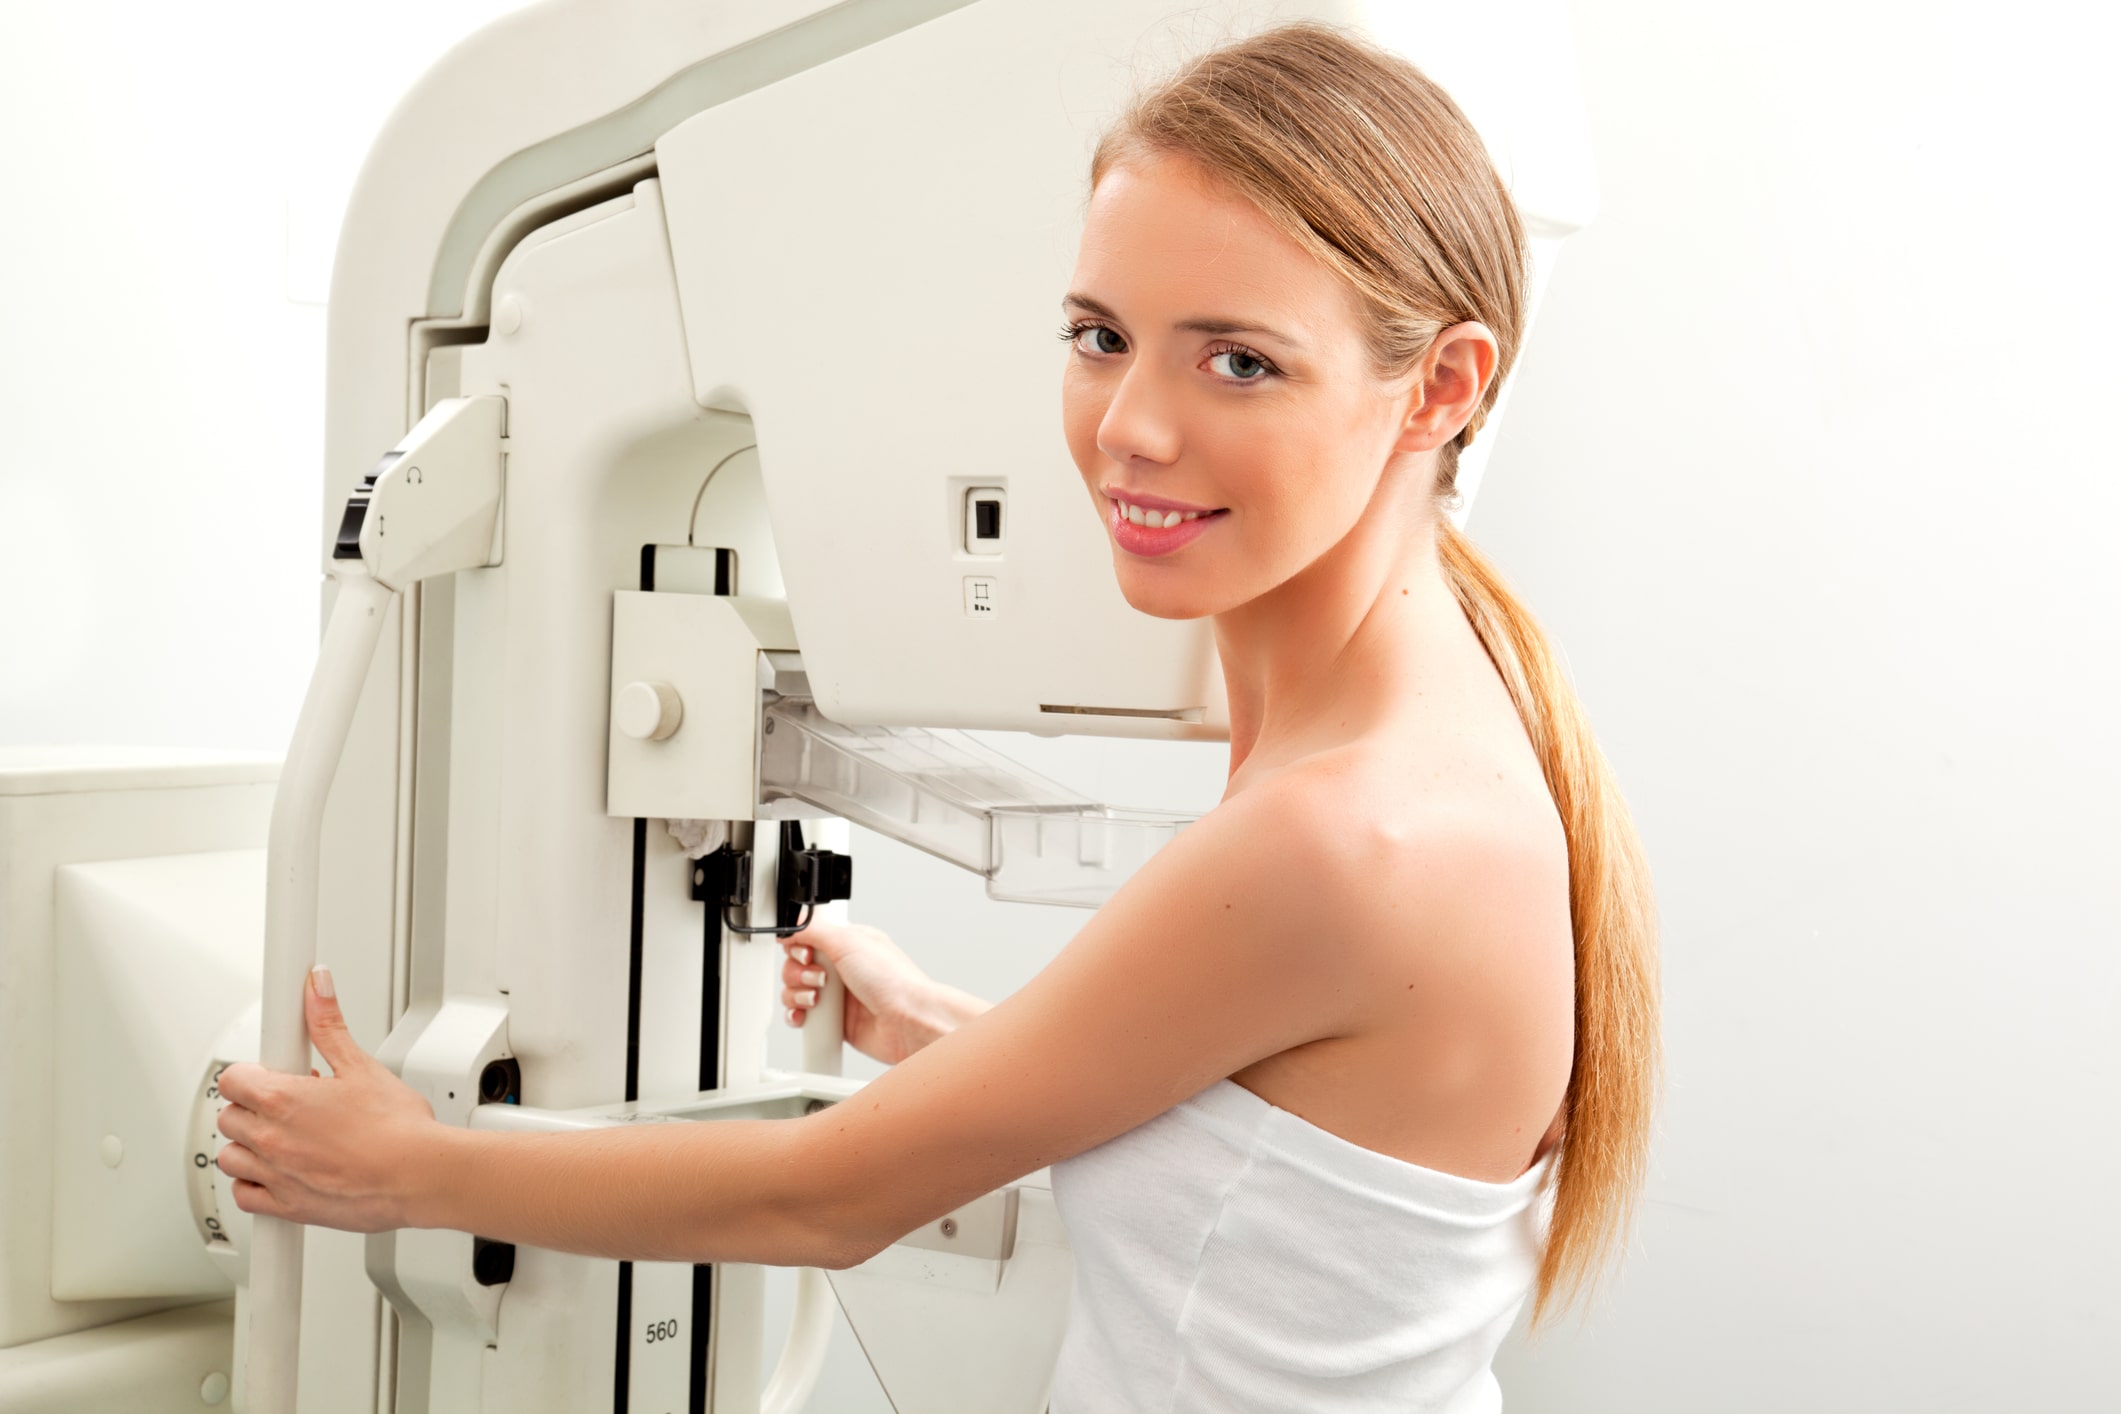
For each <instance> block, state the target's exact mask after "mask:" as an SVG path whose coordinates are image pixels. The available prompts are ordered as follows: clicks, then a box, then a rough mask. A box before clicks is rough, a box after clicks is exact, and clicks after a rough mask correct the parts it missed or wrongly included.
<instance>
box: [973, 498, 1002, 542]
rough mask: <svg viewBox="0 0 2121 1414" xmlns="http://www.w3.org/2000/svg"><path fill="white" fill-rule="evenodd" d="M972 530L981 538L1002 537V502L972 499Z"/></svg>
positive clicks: (992, 538)
mask: <svg viewBox="0 0 2121 1414" xmlns="http://www.w3.org/2000/svg"><path fill="white" fill-rule="evenodd" d="M972 531H973V534H975V535H977V536H978V537H979V538H980V539H982V540H999V539H1001V538H1002V503H1001V502H1000V501H974V502H973V503H972Z"/></svg>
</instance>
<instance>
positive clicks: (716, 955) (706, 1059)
mask: <svg viewBox="0 0 2121 1414" xmlns="http://www.w3.org/2000/svg"><path fill="white" fill-rule="evenodd" d="M735 569H736V556H735V555H734V554H733V553H732V552H730V551H728V550H716V551H715V552H714V592H715V593H717V594H727V593H729V592H730V591H731V590H732V589H734V588H735V587H736V586H735V584H734V580H735V578H736V576H735V573H734V571H735ZM700 914H701V919H700V1070H699V1077H700V1088H701V1089H702V1090H719V1089H721V1088H722V910H721V908H720V907H719V906H718V905H717V904H715V903H714V902H713V901H711V900H710V901H708V902H706V903H703V904H701V905H700ZM747 921H748V920H747ZM713 1328H714V1268H713V1267H712V1266H711V1265H709V1264H708V1263H705V1262H699V1263H695V1264H694V1266H693V1268H692V1364H691V1369H692V1381H691V1384H690V1386H689V1389H688V1396H687V1398H686V1401H685V1408H686V1410H687V1411H688V1414H707V1337H708V1334H709V1333H710V1332H711V1331H712V1330H713Z"/></svg>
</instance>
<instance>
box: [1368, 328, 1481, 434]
mask: <svg viewBox="0 0 2121 1414" xmlns="http://www.w3.org/2000/svg"><path fill="white" fill-rule="evenodd" d="M1500 361H1501V349H1500V348H1499V347H1498V346H1497V344H1496V342H1495V336H1494V335H1493V334H1492V333H1490V332H1488V326H1487V325H1485V324H1482V323H1480V322H1478V321H1477V320H1471V319H1469V320H1466V321H1465V322H1464V323H1462V324H1453V325H1452V326H1451V327H1450V328H1448V329H1445V330H1443V331H1441V332H1440V333H1438V334H1437V336H1436V337H1435V338H1434V339H1432V340H1430V342H1429V347H1428V351H1427V352H1426V353H1424V354H1422V356H1421V362H1420V363H1419V364H1418V365H1417V366H1416V368H1415V370H1414V386H1413V388H1412V389H1411V390H1410V391H1409V392H1408V394H1407V403H1406V416H1405V419H1404V421H1402V422H1401V424H1400V433H1399V440H1398V442H1396V443H1395V444H1394V445H1393V450H1394V451H1398V452H1426V451H1430V450H1433V449H1434V448H1437V447H1441V446H1442V445H1443V444H1444V443H1446V442H1448V441H1450V440H1451V439H1452V438H1453V437H1456V436H1457V435H1458V434H1459V433H1460V432H1461V431H1463V430H1464V429H1465V425H1466V424H1467V423H1468V422H1471V421H1472V420H1473V413H1474V411H1475V410H1476V409H1478V408H1479V406H1480V400H1481V399H1482V398H1483V397H1485V396H1486V395H1487V391H1488V385H1489V384H1490V383H1492V382H1494V381H1495V366H1496V364H1497V363H1499V362H1500Z"/></svg>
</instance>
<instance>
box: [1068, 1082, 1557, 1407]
mask: <svg viewBox="0 0 2121 1414" xmlns="http://www.w3.org/2000/svg"><path fill="white" fill-rule="evenodd" d="M1555 1152H1556V1151H1552V1150H1550V1151H1549V1152H1548V1153H1546V1154H1544V1155H1542V1156H1541V1157H1540V1160H1539V1162H1538V1163H1536V1164H1534V1165H1533V1166H1532V1167H1531V1168H1530V1169H1528V1170H1526V1171H1525V1173H1523V1174H1522V1175H1521V1176H1519V1177H1518V1178H1516V1179H1514V1180H1512V1181H1511V1182H1509V1183H1485V1182H1481V1181H1479V1180H1477V1179H1470V1178H1461V1177H1459V1176H1458V1175H1456V1174H1448V1173H1441V1172H1438V1171H1437V1170H1435V1169H1427V1168H1422V1167H1421V1166H1419V1165H1418V1164H1410V1163H1405V1162H1403V1161H1401V1160H1399V1159H1395V1158H1392V1157H1391V1156H1389V1155H1386V1154H1380V1153H1377V1152H1376V1151H1375V1150H1372V1149H1365V1148H1363V1147H1362V1146H1361V1145H1359V1144H1356V1143H1353V1142H1351V1141H1349V1140H1346V1139H1343V1138H1341V1137H1340V1136H1339V1135H1337V1134H1333V1133H1330V1132H1329V1131H1327V1130H1323V1129H1320V1128H1319V1127H1318V1126H1316V1125H1314V1124H1312V1123H1311V1122H1310V1121H1308V1120H1305V1119H1302V1118H1300V1117H1298V1116H1296V1115H1293V1114H1291V1113H1289V1112H1288V1111H1287V1110H1284V1109H1280V1108H1278V1107H1276V1106H1275V1105H1272V1104H1270V1103H1268V1102H1267V1101H1266V1100H1263V1099H1261V1098H1260V1097H1259V1096H1257V1095H1255V1094H1253V1093H1252V1092H1251V1091H1250V1090H1247V1089H1245V1088H1244V1087H1243V1086H1241V1085H1239V1084H1237V1083H1236V1082H1235V1081H1232V1080H1227V1079H1225V1080H1218V1081H1216V1082H1215V1083H1214V1084H1213V1085H1211V1086H1209V1087H1208V1088H1207V1089H1205V1090H1203V1091H1201V1092H1200V1093H1199V1094H1198V1095H1195V1096H1193V1097H1192V1098H1191V1099H1189V1100H1184V1101H1182V1102H1180V1103H1179V1104H1178V1105H1176V1106H1175V1107H1173V1108H1172V1109H1170V1110H1167V1111H1165V1112H1164V1113H1163V1114H1160V1115H1158V1116H1156V1117H1155V1118H1154V1119H1151V1120H1149V1121H1148V1122H1146V1123H1144V1124H1141V1125H1138V1126H1137V1127H1135V1128H1134V1129H1131V1130H1129V1131H1127V1132H1126V1133H1125V1134H1121V1135H1119V1136H1117V1137H1115V1138H1113V1139H1110V1140H1108V1141H1106V1142H1105V1143H1103V1144H1100V1145H1098V1146H1097V1147H1096V1148H1094V1149H1089V1150H1086V1151H1084V1152H1083V1153H1081V1154H1078V1155H1076V1156H1075V1157H1074V1158H1071V1159H1065V1160H1063V1161H1061V1162H1060V1163H1057V1164H1055V1165H1053V1169H1052V1179H1053V1198H1054V1203H1055V1205H1056V1206H1057V1207H1058V1208H1059V1210H1060V1215H1061V1219H1062V1221H1063V1222H1064V1223H1065V1224H1066V1225H1067V1229H1068V1242H1069V1245H1070V1247H1071V1248H1072V1249H1073V1250H1074V1254H1075V1287H1074V1306H1073V1310H1072V1312H1071V1314H1070V1316H1069V1321H1068V1330H1067V1334H1066V1336H1065V1337H1064V1338H1063V1340H1062V1343H1061V1352H1060V1359H1059V1363H1058V1365H1057V1367H1056V1368H1055V1370H1054V1376H1053V1394H1052V1404H1051V1410H1052V1414H1244V1411H1252V1410H1257V1411H1260V1414H1295V1411H1303V1414H1338V1411H1356V1410H1362V1411H1370V1410H1379V1411H1382V1410H1390V1411H1393V1414H1414V1411H1421V1414H1494V1411H1496V1410H1499V1409H1501V1408H1502V1392H1501V1389H1500V1388H1499V1387H1498V1386H1497V1384H1496V1382H1495V1375H1494V1372H1493V1371H1492V1369H1491V1368H1490V1364H1491V1362H1492V1361H1493V1359H1494V1356H1495V1349H1496V1347H1497V1346H1498V1345H1500V1344H1501V1343H1502V1338H1503V1335H1504V1334H1505V1333H1506V1332H1507V1331H1508V1330H1509V1328H1510V1323H1511V1322H1512V1321H1514V1320H1515V1319H1516V1317H1517V1311H1518V1308H1519V1307H1520V1306H1522V1305H1523V1304H1524V1299H1525V1296H1526V1295H1527V1293H1528V1292H1529V1291H1530V1289H1531V1285H1532V1281H1533V1278H1534V1276H1535V1274H1536V1273H1537V1270H1538V1265H1539V1252H1540V1245H1541V1243H1542V1241H1543V1240H1544V1238H1545V1233H1546V1222H1547V1218H1548V1212H1549V1210H1550V1207H1551V1203H1550V1201H1549V1200H1548V1197H1547V1195H1546V1194H1545V1193H1544V1192H1543V1191H1542V1186H1541V1185H1542V1181H1543V1180H1544V1179H1545V1177H1546V1174H1547V1170H1548V1169H1549V1168H1550V1167H1551V1166H1552V1163H1553V1161H1554V1154H1555Z"/></svg>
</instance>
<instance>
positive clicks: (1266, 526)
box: [1061, 157, 1414, 618]
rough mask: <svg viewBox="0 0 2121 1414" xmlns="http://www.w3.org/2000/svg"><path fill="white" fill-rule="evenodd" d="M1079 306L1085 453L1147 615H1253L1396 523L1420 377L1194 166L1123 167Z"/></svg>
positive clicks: (1083, 265)
mask: <svg viewBox="0 0 2121 1414" xmlns="http://www.w3.org/2000/svg"><path fill="white" fill-rule="evenodd" d="M1063 308H1064V312H1065V313H1066V315H1067V318H1068V321H1069V328H1070V329H1071V330H1072V331H1073V333H1072V340H1073V342H1072V347H1071V348H1070V351H1069V354H1068V365H1067V371H1066V373H1065V374H1064V376H1063V378H1062V382H1061V408H1062V418H1063V421H1064V423H1065V425H1066V429H1067V436H1068V450H1069V452H1070V453H1071V454H1072V455H1073V456H1074V458H1075V465H1076V466H1077V468H1078V469H1080V470H1081V472H1082V476H1083V483H1084V485H1085V486H1086V487H1087V488H1088V489H1089V492H1090V496H1091V500H1092V501H1093V503H1094V504H1095V506H1096V508H1097V512H1098V514H1099V515H1100V516H1101V517H1102V518H1103V520H1104V522H1105V529H1106V533H1107V535H1108V536H1109V537H1110V538H1111V540H1112V559H1113V565H1114V568H1115V570H1116V572H1117V574H1118V576H1119V585H1120V590H1121V592H1122V593H1124V594H1125V595H1126V596H1127V602H1129V603H1130V604H1132V605H1133V606H1134V607H1135V608H1137V609H1140V610H1142V611H1143V612H1145V613H1149V614H1154V615H1156V616H1158V617H1159V618H1195V617H1199V616H1201V615H1204V614H1216V613H1221V612H1223V611H1225V610H1228V609H1233V608H1236V607H1237V606H1239V605H1242V604H1245V603H1248V602H1250V601H1251V600H1253V599H1255V598H1257V597H1259V596H1260V595H1261V594H1264V593H1266V592H1267V591H1268V590H1271V589H1273V588H1275V587H1276V586H1277V585H1280V584H1282V583H1284V582H1286V581H1287V580H1289V579H1290V578H1292V577H1293V576H1295V575H1297V574H1299V573H1300V572H1301V571H1303V570H1304V569H1305V568H1306V567H1308V566H1309V565H1311V564H1313V563H1314V562H1316V561H1317V560H1318V559H1319V558H1320V557H1321V556H1324V555H1325V554H1327V553H1328V552H1329V551H1330V550H1332V548H1333V547H1334V546H1336V545H1338V544H1340V543H1341V542H1342V541H1343V540H1344V539H1346V538H1347V537H1348V535H1349V533H1350V532H1351V531H1352V530H1354V529H1355V528H1356V526H1357V525H1358V523H1359V522H1361V521H1362V519H1363V517H1364V516H1365V514H1366V512H1370V511H1372V510H1373V502H1376V503H1380V504H1378V505H1377V506H1376V507H1375V509H1376V511H1377V513H1378V514H1387V513H1396V512H1393V511H1391V510H1390V509H1389V508H1387V507H1385V506H1383V505H1382V504H1381V503H1382V502H1384V501H1388V500H1390V499H1391V498H1380V497H1378V496H1377V495H1376V493H1377V490H1378V486H1379V481H1380V478H1381V476H1382V475H1383V473H1384V471H1385V467H1386V464H1387V463H1388V462H1389V461H1391V460H1392V458H1393V456H1394V454H1395V448H1396V446H1397V444H1399V443H1400V442H1401V441H1402V433H1403V431H1404V424H1405V420H1406V415H1407V408H1408V403H1407V394H1408V392H1409V390H1410V389H1411V387H1412V385H1413V382H1414V378H1413V376H1412V375H1410V376H1409V378H1408V379H1407V380H1405V381H1403V382H1400V383H1397V384H1391V385H1388V384H1386V383H1384V382H1383V381H1381V380H1379V379H1378V378H1377V377H1376V375H1375V374H1374V373H1373V372H1372V370H1371V368H1370V363H1369V358H1368V354H1367V351H1366V349H1365V347H1364V343H1363V337H1362V330H1361V327H1360V324H1359V323H1358V314H1357V306H1356V299H1355V296H1354V294H1353V292H1352V291H1350V290H1349V289H1348V288H1347V286H1346V285H1345V284H1343V283H1342V282H1341V281H1340V280H1339V279H1337V278H1335V277H1334V276H1333V275H1332V274H1330V273H1329V272H1328V271H1327V270H1326V269H1325V267H1324V266H1322V265H1320V264H1319V263H1318V262H1317V261H1316V260H1314V259H1313V258H1312V257H1311V256H1310V255H1309V254H1308V253H1306V252H1305V251H1304V250H1303V249H1302V248H1301V247H1300V246H1298V245H1297V244H1296V243H1295V242H1293V241H1291V240H1290V239H1289V238H1288V237H1287V236H1285V235H1283V234H1282V233H1281V232H1280V231H1278V230H1276V229H1275V228H1274V227H1273V226H1272V225H1271V224H1269V222H1268V221H1267V218H1266V217H1265V216H1263V215H1262V214H1261V213H1260V212H1259V210H1258V208H1256V207H1254V206H1253V205H1252V204H1251V203H1250V202H1248V201H1246V200H1244V199H1243V198H1241V197H1238V196H1235V195H1231V194H1229V193H1226V192H1224V191H1221V190H1219V189H1217V188H1216V187H1215V186H1214V185H1212V184H1211V183H1210V182H1209V181H1208V180H1207V179H1206V178H1205V176H1204V175H1203V173H1202V171H1201V169H1200V168H1199V167H1198V166H1196V165H1195V164H1193V163H1192V162H1190V161H1189V160H1187V159H1184V158H1178V157H1156V158H1148V159H1140V160H1130V161H1128V162H1126V163H1123V164H1120V165H1116V166H1114V167H1112V168H1110V169H1109V170H1107V172H1106V173H1105V176H1104V178H1103V180H1101V181H1100V182H1099V183H1098V184H1097V188H1096V190H1095V191H1094V192H1093V193H1092V194H1091V198H1090V208H1089V213H1088V218H1087V221H1086V224H1085V226H1084V229H1083V239H1082V248H1081V252H1080V254H1079V255H1078V257H1077V259H1076V264H1075V276H1074V281H1073V283H1072V285H1071V286H1070V294H1069V296H1068V298H1067V299H1066V300H1065V301H1064V304H1063ZM1173 512H1176V513H1178V516H1179V519H1178V520H1177V522H1176V523H1175V524H1166V523H1165V522H1167V521H1170V520H1171V519H1172V513H1173Z"/></svg>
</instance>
